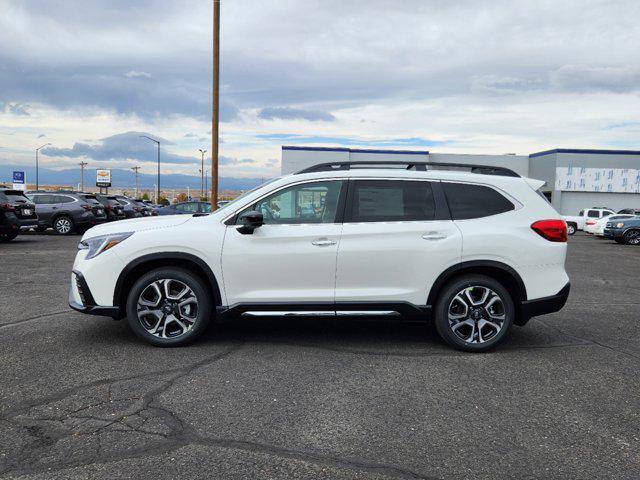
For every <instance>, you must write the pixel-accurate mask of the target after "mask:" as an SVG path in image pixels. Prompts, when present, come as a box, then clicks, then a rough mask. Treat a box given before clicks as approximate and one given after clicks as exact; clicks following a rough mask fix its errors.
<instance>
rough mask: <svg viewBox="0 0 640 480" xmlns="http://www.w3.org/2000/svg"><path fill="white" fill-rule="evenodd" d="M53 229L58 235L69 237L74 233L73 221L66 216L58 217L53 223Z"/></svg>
mask: <svg viewBox="0 0 640 480" xmlns="http://www.w3.org/2000/svg"><path fill="white" fill-rule="evenodd" d="M53 229H54V230H55V232H56V233H57V234H58V235H71V234H72V233H73V231H74V225H73V220H72V219H71V217H69V216H68V215H60V216H58V217H56V218H55V220H54V221H53Z"/></svg>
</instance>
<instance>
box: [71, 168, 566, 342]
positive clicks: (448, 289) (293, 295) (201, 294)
mask: <svg viewBox="0 0 640 480" xmlns="http://www.w3.org/2000/svg"><path fill="white" fill-rule="evenodd" d="M392 163H397V164H398V165H391V164H392ZM351 165H352V164H351V163H347V162H341V163H338V164H335V163H332V164H324V165H317V166H315V167H312V168H309V169H305V170H303V171H301V172H298V173H297V174H293V175H288V176H285V177H283V178H280V179H278V180H276V181H274V182H272V183H269V184H266V185H262V186H261V187H259V188H257V189H256V190H254V191H252V192H249V193H247V194H246V195H245V196H243V197H242V198H239V199H237V200H236V201H235V202H232V203H229V204H228V205H227V206H226V207H224V208H221V209H219V210H216V211H215V212H214V213H212V214H211V215H204V216H193V215H182V216H178V215H174V216H162V217H158V218H155V219H140V220H130V221H129V222H127V223H123V224H118V223H113V224H108V225H102V226H100V227H96V228H95V229H93V230H91V232H89V233H87V234H85V235H84V236H83V238H82V241H81V242H80V245H79V251H78V254H77V256H76V259H75V263H74V265H73V281H72V282H71V291H70V297H69V299H70V306H71V307H72V308H74V309H76V310H78V311H80V312H85V313H91V314H96V315H109V316H112V317H114V318H122V317H125V316H126V318H127V320H128V322H129V325H130V326H131V328H132V329H133V331H134V332H135V333H136V334H137V335H139V336H140V337H141V338H143V339H145V340H146V341H148V342H150V343H152V344H154V345H160V346H170V345H171V346H174V345H182V344H185V343H187V342H189V341H192V340H194V339H196V338H197V337H199V336H200V335H201V334H202V333H203V331H204V330H205V328H206V327H207V324H208V323H209V322H210V321H211V320H212V319H216V320H222V319H224V318H227V317H231V316H235V315H242V314H251V315H268V314H272V313H273V312H274V311H276V312H282V313H283V314H284V313H287V314H294V315H295V314H302V315H304V314H315V315H319V314H331V315H337V314H339V315H342V314H349V313H354V312H358V313H360V312H363V311H366V312H369V313H370V314H386V313H389V312H392V313H401V314H403V315H405V316H412V315H415V316H416V317H418V318H421V319H428V318H432V319H433V321H434V323H435V327H436V329H437V331H438V332H439V334H440V335H441V337H442V338H443V339H444V340H445V341H446V342H447V343H448V344H450V345H452V346H453V347H455V348H458V349H461V350H466V351H476V352H477V351H484V350H487V349H489V348H492V347H495V346H496V345H498V344H500V343H501V342H502V341H503V340H504V339H505V336H506V335H507V332H508V331H509V329H510V328H511V326H512V325H513V324H516V325H524V324H525V323H526V322H527V321H528V320H529V319H530V318H531V317H532V316H537V315H543V314H546V313H551V312H555V311H558V310H560V309H561V308H562V307H563V306H564V304H565V302H566V300H567V297H568V295H569V288H570V286H569V278H568V276H567V273H566V271H565V266H564V263H565V256H566V252H567V244H566V241H567V229H566V223H565V222H564V221H563V220H562V218H561V217H560V215H559V214H558V213H557V212H556V211H555V210H554V208H553V207H552V206H551V205H549V203H548V202H547V201H546V200H545V199H544V198H543V197H542V196H541V195H540V194H539V193H538V189H539V188H541V187H542V186H543V185H544V182H542V181H539V180H532V179H527V178H521V177H520V176H518V175H517V174H516V173H514V172H513V171H511V170H508V169H506V168H498V167H485V166H477V165H475V166H469V165H459V166H456V167H455V168H454V169H453V170H452V169H451V168H450V167H451V165H449V164H437V163H429V164H427V163H426V162H416V163H411V164H406V163H402V164H401V163H400V162H389V166H388V167H387V168H384V167H381V166H379V165H370V166H371V167H372V168H366V166H365V165H363V164H362V162H358V165H357V167H358V168H353V169H351V168H350V167H351ZM400 165H401V166H402V167H403V168H399V167H400ZM432 166H435V167H436V168H450V169H449V170H444V169H438V170H427V168H431V167H432ZM409 167H411V169H409ZM461 168H471V169H472V172H475V173H469V172H464V171H460V169H461ZM303 211H304V212H307V213H305V216H304V217H303V215H302V212H303ZM273 212H277V215H275V214H274V213H273ZM338 247H339V248H338Z"/></svg>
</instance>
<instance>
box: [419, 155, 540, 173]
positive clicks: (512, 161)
mask: <svg viewBox="0 0 640 480" xmlns="http://www.w3.org/2000/svg"><path fill="white" fill-rule="evenodd" d="M429 161H431V162H443V163H463V164H465V165H468V164H476V165H489V166H492V167H505V168H509V169H511V170H513V171H514V172H516V173H517V174H518V175H520V176H522V177H528V176H529V156H528V155H475V154H466V153H433V152H431V153H429Z"/></svg>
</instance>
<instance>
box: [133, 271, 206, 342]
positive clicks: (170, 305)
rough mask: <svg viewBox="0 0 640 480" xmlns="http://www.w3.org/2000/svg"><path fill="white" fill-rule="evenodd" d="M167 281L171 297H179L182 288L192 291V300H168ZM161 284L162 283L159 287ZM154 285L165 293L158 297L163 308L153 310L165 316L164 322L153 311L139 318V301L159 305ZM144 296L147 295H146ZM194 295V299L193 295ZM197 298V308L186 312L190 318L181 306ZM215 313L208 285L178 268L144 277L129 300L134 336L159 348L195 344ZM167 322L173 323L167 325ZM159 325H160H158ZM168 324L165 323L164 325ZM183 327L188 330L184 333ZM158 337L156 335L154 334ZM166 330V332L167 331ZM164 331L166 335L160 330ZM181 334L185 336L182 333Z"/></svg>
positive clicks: (148, 308)
mask: <svg viewBox="0 0 640 480" xmlns="http://www.w3.org/2000/svg"><path fill="white" fill-rule="evenodd" d="M165 281H169V282H170V283H169V285H170V286H169V290H170V293H174V292H175V295H171V296H177V294H178V293H179V291H178V290H177V288H182V287H181V286H180V284H182V285H183V286H186V287H187V288H188V289H190V292H189V297H186V296H185V297H181V298H182V300H176V299H167V298H166V294H165V292H164V288H162V287H161V286H164V285H165V283H163V282H165ZM158 282H159V283H158ZM154 284H155V285H156V286H157V287H158V288H159V289H162V290H163V292H162V294H161V295H160V297H158V299H159V302H160V303H159V306H160V307H163V308H164V310H163V308H157V309H155V308H153V310H155V311H156V312H158V313H159V314H161V315H162V318H158V316H156V315H154V314H152V313H151V311H152V307H147V308H146V309H145V308H142V307H140V308H141V311H147V312H150V313H149V314H148V315H147V316H145V315H139V312H138V309H139V305H138V302H139V301H147V302H148V301H149V300H151V301H152V302H153V301H155V292H157V290H155V287H154ZM143 294H144V295H143ZM191 294H192V295H191ZM192 296H193V297H195V299H196V303H195V307H192V306H191V305H193V303H192V304H189V305H187V306H185V307H182V308H187V307H188V308H189V312H188V313H189V314H192V315H191V318H192V319H193V320H188V319H189V318H190V317H189V316H187V315H185V312H186V310H183V309H181V308H180V307H178V306H177V305H178V304H179V303H180V302H181V301H184V300H185V299H190V298H191V297H192ZM212 312H213V303H212V300H211V294H210V293H209V291H208V289H207V287H206V284H205V282H204V281H203V280H202V279H201V278H200V277H199V276H198V275H196V274H194V273H192V272H190V271H188V270H185V269H182V268H178V267H164V268H158V269H156V270H152V271H151V272H149V273H146V274H145V275H143V276H142V277H140V278H139V279H138V280H136V282H135V283H134V284H133V287H132V288H131V290H130V292H129V296H128V297H127V321H128V322H129V326H130V327H131V329H132V330H133V332H134V333H135V334H136V335H137V336H138V337H140V338H142V339H143V340H145V341H147V342H149V343H151V344H152V345H156V346H159V347H177V346H181V345H185V344H187V343H190V342H192V341H194V340H195V339H196V338H198V337H199V336H200V335H202V333H203V332H204V331H205V330H206V328H207V325H208V324H209V321H210V319H211V315H212ZM167 319H169V320H170V321H169V322H167ZM156 321H158V324H157V325H154V323H155V322H156ZM163 322H164V323H163ZM180 325H182V326H185V325H187V326H188V330H186V331H185V330H184V329H183V328H182V327H181V326H180ZM154 327H156V328H155V331H156V332H157V333H153V332H152V331H153V330H154ZM163 327H164V328H163ZM161 328H163V330H162V332H160V331H159V330H160V329H161ZM180 331H181V333H180Z"/></svg>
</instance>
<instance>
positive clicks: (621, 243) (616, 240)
mask: <svg viewBox="0 0 640 480" xmlns="http://www.w3.org/2000/svg"><path fill="white" fill-rule="evenodd" d="M613 240H614V241H615V242H616V243H619V244H620V245H624V240H623V239H622V238H614V239H613Z"/></svg>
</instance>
